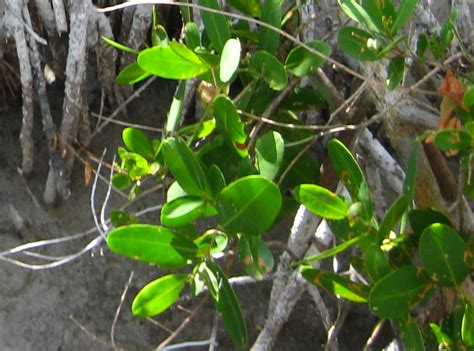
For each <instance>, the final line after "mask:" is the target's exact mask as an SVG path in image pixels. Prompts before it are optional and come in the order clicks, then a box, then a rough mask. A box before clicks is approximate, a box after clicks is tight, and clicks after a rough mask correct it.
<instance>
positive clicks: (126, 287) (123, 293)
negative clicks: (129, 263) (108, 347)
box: [110, 271, 133, 349]
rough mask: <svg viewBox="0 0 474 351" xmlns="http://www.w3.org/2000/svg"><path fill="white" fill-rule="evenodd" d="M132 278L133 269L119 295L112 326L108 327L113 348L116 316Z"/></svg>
mask: <svg viewBox="0 0 474 351" xmlns="http://www.w3.org/2000/svg"><path fill="white" fill-rule="evenodd" d="M132 279H133V271H132V272H131V273H130V277H129V278H128V281H127V284H126V285H125V288H124V289H123V292H122V295H121V296H120V302H119V305H118V306H117V310H116V311H115V316H114V321H113V322H112V327H111V328H110V341H111V342H112V347H113V348H114V349H115V348H116V346H115V326H116V325H117V321H118V317H119V315H120V311H121V309H122V306H123V303H124V301H125V296H126V295H127V291H128V288H129V287H130V284H131V283H132Z"/></svg>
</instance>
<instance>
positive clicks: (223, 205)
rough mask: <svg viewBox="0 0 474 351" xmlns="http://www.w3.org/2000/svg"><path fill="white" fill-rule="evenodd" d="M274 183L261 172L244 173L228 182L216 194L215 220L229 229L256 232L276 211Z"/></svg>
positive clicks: (278, 203) (278, 201) (277, 199)
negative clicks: (249, 174)
mask: <svg viewBox="0 0 474 351" xmlns="http://www.w3.org/2000/svg"><path fill="white" fill-rule="evenodd" d="M281 201H282V200H281V194H280V190H279V189H278V187H277V186H276V185H275V184H274V183H273V182H272V181H271V180H269V179H267V178H265V177H262V176H253V175H252V176H247V177H243V178H240V179H239V180H237V181H235V182H233V183H231V184H229V185H228V186H227V187H226V188H224V189H223V190H222V191H221V193H220V195H219V196H218V198H217V211H218V216H219V223H220V224H221V225H222V227H223V228H224V229H225V230H226V231H228V232H230V233H246V234H255V235H259V234H260V233H261V232H263V231H264V230H266V229H268V228H269V227H270V226H271V225H272V224H273V221H274V220H275V218H276V217H277V215H278V212H279V211H280V206H281Z"/></svg>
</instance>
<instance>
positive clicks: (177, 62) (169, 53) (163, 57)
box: [137, 45, 209, 80]
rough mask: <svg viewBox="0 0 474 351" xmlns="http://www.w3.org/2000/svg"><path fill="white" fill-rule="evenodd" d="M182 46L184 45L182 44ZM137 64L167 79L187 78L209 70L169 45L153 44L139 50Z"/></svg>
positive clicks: (148, 71) (146, 70)
mask: <svg viewBox="0 0 474 351" xmlns="http://www.w3.org/2000/svg"><path fill="white" fill-rule="evenodd" d="M183 46H184V45H183ZM137 62H138V65H139V66H140V68H141V69H142V70H144V71H145V72H147V73H151V74H154V75H156V76H158V77H161V78H167V79H178V80H182V79H189V78H194V77H197V76H199V75H201V74H203V73H205V72H207V71H208V70H209V68H208V67H207V65H205V64H204V63H202V62H201V61H199V62H196V61H189V60H187V59H185V58H184V57H183V56H181V54H179V53H177V52H176V51H175V50H173V49H172V48H171V46H155V47H152V48H149V49H145V50H143V51H141V52H140V54H139V55H138V59H137Z"/></svg>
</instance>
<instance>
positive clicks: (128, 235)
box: [107, 224, 197, 268]
mask: <svg viewBox="0 0 474 351" xmlns="http://www.w3.org/2000/svg"><path fill="white" fill-rule="evenodd" d="M107 245H108V246H109V248H110V249H111V250H112V251H113V252H115V253H117V254H120V255H123V256H127V257H129V258H133V259H136V260H139V261H143V262H148V263H153V264H158V265H160V266H161V267H163V268H175V267H182V266H184V265H186V263H187V260H188V259H192V258H194V257H195V256H196V253H197V246H196V245H195V244H194V243H193V242H192V241H191V240H189V239H187V238H186V237H184V236H181V235H178V234H176V233H174V232H172V231H171V230H169V229H167V228H164V227H159V226H156V225H149V224H132V225H128V226H123V227H119V228H116V229H114V230H112V231H111V232H110V233H109V235H108V236H107Z"/></svg>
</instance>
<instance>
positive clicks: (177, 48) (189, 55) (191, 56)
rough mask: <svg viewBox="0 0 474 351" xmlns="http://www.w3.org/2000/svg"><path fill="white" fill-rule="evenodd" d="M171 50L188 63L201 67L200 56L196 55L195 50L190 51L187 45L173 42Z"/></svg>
mask: <svg viewBox="0 0 474 351" xmlns="http://www.w3.org/2000/svg"><path fill="white" fill-rule="evenodd" d="M169 45H170V47H171V49H172V50H173V51H174V52H175V53H177V54H178V55H179V56H181V57H182V58H183V59H185V60H186V61H189V62H192V63H195V64H197V65H201V64H202V61H201V59H200V58H199V56H198V55H196V54H195V53H194V51H193V50H191V49H189V48H188V47H187V46H186V45H184V44H182V43H179V42H177V41H176V40H173V41H172V42H171V43H170V44H169Z"/></svg>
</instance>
